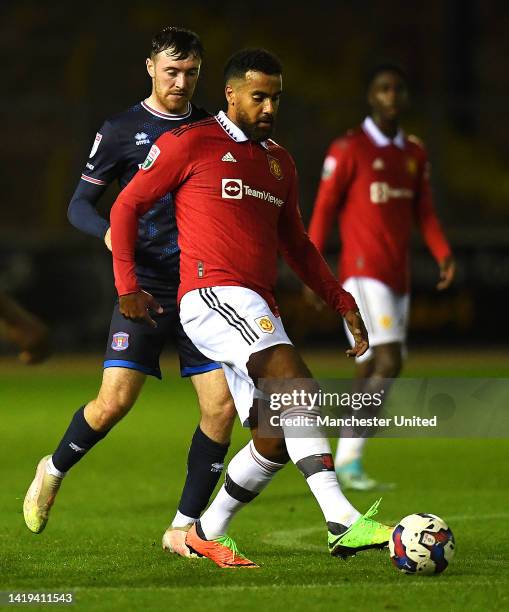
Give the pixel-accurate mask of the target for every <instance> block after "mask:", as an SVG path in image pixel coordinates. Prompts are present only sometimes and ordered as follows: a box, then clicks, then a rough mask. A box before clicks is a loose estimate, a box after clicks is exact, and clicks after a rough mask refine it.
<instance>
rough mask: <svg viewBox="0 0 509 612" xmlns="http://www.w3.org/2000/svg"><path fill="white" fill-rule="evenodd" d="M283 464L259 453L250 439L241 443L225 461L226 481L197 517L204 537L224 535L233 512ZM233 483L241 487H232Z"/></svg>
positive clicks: (262, 487)
mask: <svg viewBox="0 0 509 612" xmlns="http://www.w3.org/2000/svg"><path fill="white" fill-rule="evenodd" d="M282 467H284V464H282V463H274V461H269V460H268V459H266V458H265V457H263V456H262V455H260V453H259V452H258V451H257V450H256V448H255V447H254V444H253V441H251V442H249V444H247V445H246V446H244V448H243V449H241V450H240V451H239V452H238V453H237V454H236V455H235V457H233V459H232V460H231V461H230V463H229V464H228V468H227V471H226V476H225V480H226V482H225V484H224V485H223V486H222V487H221V489H220V490H219V493H218V494H217V495H216V497H215V498H214V500H213V501H212V503H211V504H210V506H209V507H208V508H207V510H205V512H204V513H203V515H202V517H201V518H200V525H201V528H202V530H203V533H204V535H205V537H206V538H207V540H213V539H214V538H218V537H219V536H222V535H224V534H225V533H226V532H227V530H228V525H229V524H230V522H231V520H232V518H233V517H234V516H235V514H236V513H237V512H238V511H239V510H240V509H241V508H243V507H244V506H245V505H247V503H248V502H249V501H251V499H252V498H254V497H255V496H256V495H257V494H258V493H260V491H262V490H263V489H264V488H265V487H266V486H267V485H268V484H269V482H270V481H271V480H272V478H273V477H274V475H275V474H276V472H278V471H279V470H280V469H281V468H282ZM232 483H233V484H232ZM235 486H236V487H241V490H240V491H235ZM230 493H231V494H230ZM249 494H251V495H249ZM234 495H237V497H241V498H242V499H243V500H244V501H242V500H241V499H238V498H237V497H234ZM246 495H247V497H246ZM248 498H251V499H248Z"/></svg>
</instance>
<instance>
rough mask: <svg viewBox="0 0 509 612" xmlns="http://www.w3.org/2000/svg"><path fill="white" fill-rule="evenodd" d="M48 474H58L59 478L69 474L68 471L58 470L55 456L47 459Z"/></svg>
mask: <svg viewBox="0 0 509 612" xmlns="http://www.w3.org/2000/svg"><path fill="white" fill-rule="evenodd" d="M46 474H50V475H51V476H56V477H57V478H63V477H64V476H65V475H66V474H67V472H61V471H60V470H57V468H56V467H55V466H54V465H53V457H50V458H49V459H48V460H47V461H46Z"/></svg>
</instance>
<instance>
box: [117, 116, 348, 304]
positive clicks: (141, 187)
mask: <svg viewBox="0 0 509 612" xmlns="http://www.w3.org/2000/svg"><path fill="white" fill-rule="evenodd" d="M168 192H172V193H173V196H174V203H175V209H176V218H177V226H178V232H179V246H180V250H181V255H180V288H179V300H180V299H181V298H182V296H183V295H184V294H185V293H187V292H188V291H191V290H193V289H198V288H202V287H211V286H221V285H222V286H225V285H235V286H242V287H247V288H249V289H252V290H253V291H256V292H257V293H258V294H260V295H261V296H262V297H263V298H264V299H265V300H266V301H267V302H268V304H269V305H270V306H271V308H272V309H273V310H274V311H275V312H276V304H275V300H274V296H273V291H274V286H275V283H276V276H277V254H278V249H279V250H280V252H281V253H282V255H283V256H284V257H285V259H286V261H287V262H288V263H289V265H290V266H291V267H292V268H293V269H294V270H295V272H296V273H297V274H298V275H299V276H300V278H302V280H303V281H304V282H305V283H306V284H307V285H309V286H310V287H311V288H312V289H313V290H314V291H316V293H318V294H319V295H320V296H321V297H322V298H323V299H324V300H325V301H326V302H327V303H328V304H329V305H331V306H332V307H333V308H334V309H335V310H336V311H338V312H340V313H341V314H344V313H345V312H346V311H348V310H355V309H356V308H357V306H356V304H355V300H354V299H353V297H352V296H351V295H350V294H349V293H347V292H346V291H344V290H343V289H342V288H341V285H340V284H339V283H338V281H337V280H336V279H335V277H334V275H333V274H332V272H331V271H330V269H329V268H328V266H327V264H326V263H325V261H324V259H323V258H322V256H321V255H320V253H319V252H318V250H317V249H316V247H315V246H314V245H313V243H312V242H311V241H310V239H309V237H308V235H307V233H306V230H305V228H304V225H303V223H302V219H301V215H300V212H299V208H298V189H297V174H296V170H295V165H294V162H293V159H292V158H291V156H290V155H289V153H288V152H287V151H286V150H285V149H284V148H283V147H280V146H279V145H277V144H276V143H275V142H273V141H271V140H268V141H266V142H263V143H255V142H252V141H250V140H248V138H247V137H246V136H245V134H244V133H243V132H242V131H241V130H240V129H239V128H238V127H237V126H236V125H235V124H234V123H233V122H231V121H230V120H229V119H228V117H227V116H226V115H225V114H224V113H222V112H221V113H219V114H218V115H217V116H216V117H211V118H209V119H205V120H203V121H200V122H197V123H193V124H191V125H188V126H185V127H182V128H177V129H176V130H173V131H171V132H167V133H165V134H163V135H162V136H161V137H160V138H159V139H158V140H157V142H156V143H155V145H154V146H153V147H152V149H151V151H150V153H149V155H148V157H147V159H146V160H145V163H144V164H143V166H142V169H141V170H139V172H138V173H137V174H136V175H135V177H134V178H133V179H132V180H131V182H130V183H129V184H128V185H127V186H126V187H125V189H124V190H123V191H122V192H121V193H120V194H119V196H118V198H117V200H116V202H115V204H114V205H113V208H112V210H111V214H110V216H111V233H112V246H113V264H114V272H115V282H116V287H117V290H118V293H119V295H123V294H126V293H133V292H135V291H138V290H139V286H138V283H137V280H136V275H135V270H134V247H135V242H136V232H137V225H138V217H140V216H141V215H143V214H144V213H146V212H147V210H149V209H150V208H151V206H152V204H153V203H154V202H155V201H156V200H158V199H159V198H160V197H161V196H162V195H164V194H166V193H168Z"/></svg>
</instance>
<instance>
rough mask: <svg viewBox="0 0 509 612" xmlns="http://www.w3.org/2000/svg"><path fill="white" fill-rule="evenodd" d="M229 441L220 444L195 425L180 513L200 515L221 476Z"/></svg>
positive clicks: (179, 507)
mask: <svg viewBox="0 0 509 612" xmlns="http://www.w3.org/2000/svg"><path fill="white" fill-rule="evenodd" d="M228 446H229V444H219V443H218V442H214V440H211V439H210V438H209V437H208V436H206V435H205V434H204V433H203V431H202V430H201V429H200V427H197V428H196V431H195V432H194V435H193V439H192V441H191V447H190V448H189V454H188V456H187V478H186V482H185V484H184V489H183V490H182V495H181V497H180V502H179V506H178V509H179V512H181V513H182V514H184V515H185V516H188V517H191V518H195V519H197V518H199V516H200V514H201V513H202V512H203V510H205V507H206V506H207V504H208V502H209V499H210V496H211V495H212V492H213V491H214V489H215V487H216V485H217V482H218V480H219V478H220V476H221V472H222V471H223V466H224V458H225V457H226V453H227V452H228Z"/></svg>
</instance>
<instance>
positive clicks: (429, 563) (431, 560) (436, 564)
mask: <svg viewBox="0 0 509 612" xmlns="http://www.w3.org/2000/svg"><path fill="white" fill-rule="evenodd" d="M455 546H456V545H455V542H454V536H453V535H452V531H451V530H450V529H449V527H448V526H447V523H446V522H445V521H443V520H442V519H441V518H440V517H438V516H435V515H434V514H424V513H419V514H410V515H408V516H405V518H403V519H401V521H400V522H399V523H398V525H396V527H395V528H394V531H393V532H392V535H391V539H390V540H389V550H390V553H391V560H392V562H393V563H394V565H395V567H396V568H397V569H399V570H400V571H402V572H404V573H405V574H440V573H441V572H443V571H444V570H445V568H446V567H447V566H448V565H449V563H450V561H451V559H452V558H453V556H454V549H455Z"/></svg>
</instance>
